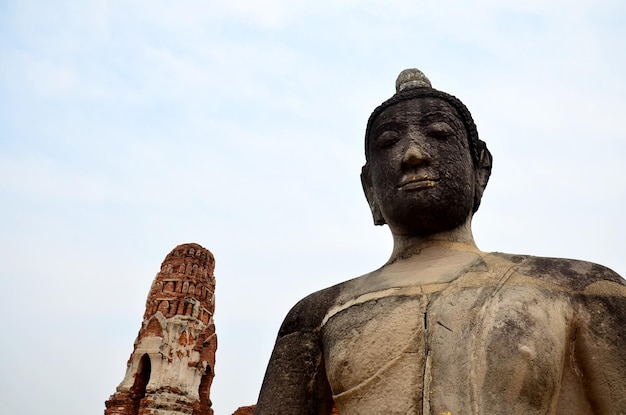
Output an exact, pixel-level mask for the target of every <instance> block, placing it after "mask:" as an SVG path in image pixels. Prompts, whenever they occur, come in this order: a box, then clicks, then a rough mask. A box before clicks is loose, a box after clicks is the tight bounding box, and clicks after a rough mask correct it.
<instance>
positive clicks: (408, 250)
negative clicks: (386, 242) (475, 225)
mask: <svg viewBox="0 0 626 415" xmlns="http://www.w3.org/2000/svg"><path fill="white" fill-rule="evenodd" d="M392 235H393V252H392V253H391V257H390V258H389V261H388V262H387V263H388V264H389V263H392V262H395V261H397V260H399V259H406V258H409V257H411V256H413V255H417V254H419V253H420V252H421V251H422V250H423V249H426V248H428V247H430V246H441V247H447V248H450V249H452V250H458V251H470V252H480V251H479V249H478V248H477V247H476V243H475V242H474V236H473V235H472V217H471V216H470V217H468V218H467V220H466V221H465V223H463V224H462V225H460V226H458V227H456V228H454V229H451V230H449V231H443V232H438V233H434V234H430V235H426V236H416V235H401V234H396V233H393V232H392Z"/></svg>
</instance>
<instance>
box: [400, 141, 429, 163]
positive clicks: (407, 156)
mask: <svg viewBox="0 0 626 415" xmlns="http://www.w3.org/2000/svg"><path fill="white" fill-rule="evenodd" d="M425 161H426V155H425V154H424V152H423V151H422V150H421V149H420V148H419V146H417V145H416V144H415V143H411V144H409V147H408V148H407V149H406V151H405V152H404V156H403V157H402V163H403V164H407V165H410V166H418V165H420V164H422V163H424V162H425Z"/></svg>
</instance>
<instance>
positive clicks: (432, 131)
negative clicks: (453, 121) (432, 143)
mask: <svg viewBox="0 0 626 415" xmlns="http://www.w3.org/2000/svg"><path fill="white" fill-rule="evenodd" d="M426 134H427V135H429V136H430V137H435V138H441V139H444V138H448V137H450V136H453V135H454V128H452V127H451V126H450V124H447V123H445V122H435V123H432V124H430V125H429V126H428V127H427V128H426Z"/></svg>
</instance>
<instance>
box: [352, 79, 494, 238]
mask: <svg viewBox="0 0 626 415" xmlns="http://www.w3.org/2000/svg"><path fill="white" fill-rule="evenodd" d="M365 159H366V163H365V166H363V169H362V172H361V182H362V184H363V189H364V192H365V196H366V198H367V201H368V203H369V206H370V209H371V211H372V215H373V218H374V223H375V224H376V225H383V224H387V225H389V227H390V229H391V231H392V233H394V234H396V235H407V236H424V235H430V234H434V233H438V232H441V231H448V230H452V229H454V228H456V227H458V226H460V225H462V224H464V223H466V222H467V220H468V218H469V219H471V216H472V215H473V214H474V213H475V212H476V210H477V209H478V207H479V205H480V201H481V198H482V195H483V191H484V190H485V187H486V186H487V181H488V180H489V175H490V173H491V164H492V158H491V154H490V153H489V150H487V146H486V144H485V143H484V142H483V141H481V140H480V139H479V138H478V132H477V130H476V125H475V123H474V120H473V119H472V116H471V114H470V112H469V110H468V109H467V107H466V106H465V105H464V104H463V103H462V102H461V101H460V100H459V99H458V98H456V97H454V96H452V95H449V94H447V93H445V92H442V91H439V90H436V89H434V88H432V86H431V83H430V81H429V80H428V78H426V76H425V75H424V74H423V73H422V72H421V71H419V70H418V69H406V70H404V71H402V72H401V73H400V75H399V76H398V79H397V81H396V93H395V94H394V95H393V96H392V97H391V98H389V99H388V100H386V101H385V102H383V103H382V104H381V105H380V106H378V107H377V108H376V109H375V110H374V111H373V112H372V114H371V116H370V118H369V120H368V123H367V129H366V133H365Z"/></svg>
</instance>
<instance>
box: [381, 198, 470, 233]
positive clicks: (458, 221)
mask: <svg viewBox="0 0 626 415" xmlns="http://www.w3.org/2000/svg"><path fill="white" fill-rule="evenodd" d="M420 210H421V209H420ZM470 214H471V207H464V206H459V205H457V206H452V207H450V206H448V208H447V209H439V210H433V209H425V210H421V212H420V211H417V212H416V211H407V210H404V211H399V212H389V214H388V215H385V220H386V222H387V224H388V225H389V227H390V228H391V230H392V232H393V233H395V234H397V235H406V236H425V235H432V234H436V233H440V232H446V231H451V230H453V229H456V228H458V227H459V226H462V225H463V224H465V222H466V221H467V218H468V217H469V215H470Z"/></svg>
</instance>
